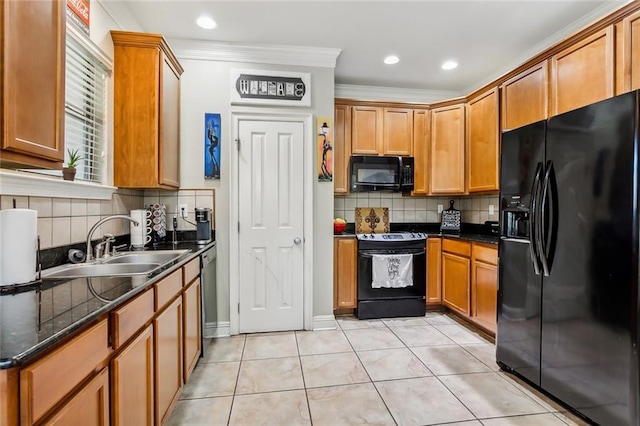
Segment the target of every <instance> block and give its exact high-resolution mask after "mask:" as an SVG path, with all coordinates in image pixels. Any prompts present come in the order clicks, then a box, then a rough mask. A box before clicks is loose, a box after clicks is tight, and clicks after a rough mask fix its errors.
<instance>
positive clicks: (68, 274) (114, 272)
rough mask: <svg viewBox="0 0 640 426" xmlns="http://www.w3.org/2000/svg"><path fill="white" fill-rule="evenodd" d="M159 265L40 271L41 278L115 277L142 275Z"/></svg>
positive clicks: (83, 266)
mask: <svg viewBox="0 0 640 426" xmlns="http://www.w3.org/2000/svg"><path fill="white" fill-rule="evenodd" d="M161 266H162V265H161V264H160V263H111V264H109V263H78V264H75V265H64V266H59V267H56V268H51V269H46V270H44V271H42V278H82V277H117V276H128V275H142V274H148V273H149V272H151V271H153V270H155V269H157V268H160V267H161Z"/></svg>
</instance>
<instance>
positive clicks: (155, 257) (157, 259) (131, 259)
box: [102, 250, 189, 264]
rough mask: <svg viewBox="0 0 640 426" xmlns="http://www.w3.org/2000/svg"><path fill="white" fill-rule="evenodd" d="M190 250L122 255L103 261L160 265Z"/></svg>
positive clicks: (140, 252)
mask: <svg viewBox="0 0 640 426" xmlns="http://www.w3.org/2000/svg"><path fill="white" fill-rule="evenodd" d="M188 252H189V250H161V251H160V250H159V251H139V252H135V251H134V252H128V253H120V254H116V255H115V256H112V257H109V258H108V259H105V260H103V261H102V263H105V264H140V263H160V264H165V263H167V262H171V261H173V260H176V259H177V258H179V257H180V256H182V255H184V254H186V253H188Z"/></svg>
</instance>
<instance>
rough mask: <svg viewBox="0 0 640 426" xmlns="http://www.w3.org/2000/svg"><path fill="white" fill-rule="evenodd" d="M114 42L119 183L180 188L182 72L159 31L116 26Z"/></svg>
mask: <svg viewBox="0 0 640 426" xmlns="http://www.w3.org/2000/svg"><path fill="white" fill-rule="evenodd" d="M111 38H112V39H113V44H114V86H115V88H114V148H113V154H114V161H113V164H114V166H113V169H114V185H115V186H119V187H124V188H159V189H176V188H178V187H179V176H180V169H179V164H180V139H179V138H180V125H179V123H180V75H181V74H182V72H183V70H182V67H181V66H180V64H179V63H178V60H177V59H176V57H175V55H174V54H173V52H171V49H170V48H169V45H168V44H167V43H166V41H165V40H164V38H163V37H162V36H161V35H159V34H145V33H132V32H124V31H111Z"/></svg>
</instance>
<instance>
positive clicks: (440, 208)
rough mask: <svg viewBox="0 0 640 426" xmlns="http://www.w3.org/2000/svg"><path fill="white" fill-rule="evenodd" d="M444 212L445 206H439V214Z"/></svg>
mask: <svg viewBox="0 0 640 426" xmlns="http://www.w3.org/2000/svg"><path fill="white" fill-rule="evenodd" d="M442 210H444V206H443V205H442V204H438V213H442Z"/></svg>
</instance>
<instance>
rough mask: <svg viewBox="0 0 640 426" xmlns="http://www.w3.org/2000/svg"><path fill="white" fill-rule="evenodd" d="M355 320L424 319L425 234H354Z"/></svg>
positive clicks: (425, 289)
mask: <svg viewBox="0 0 640 426" xmlns="http://www.w3.org/2000/svg"><path fill="white" fill-rule="evenodd" d="M356 237H357V239H358V309H357V311H356V313H357V317H358V319H372V318H396V317H417V316H424V315H425V312H426V300H425V299H426V293H427V278H426V275H427V255H426V251H425V246H426V240H427V236H426V234H423V233H420V232H392V233H385V234H357V235H356Z"/></svg>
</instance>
